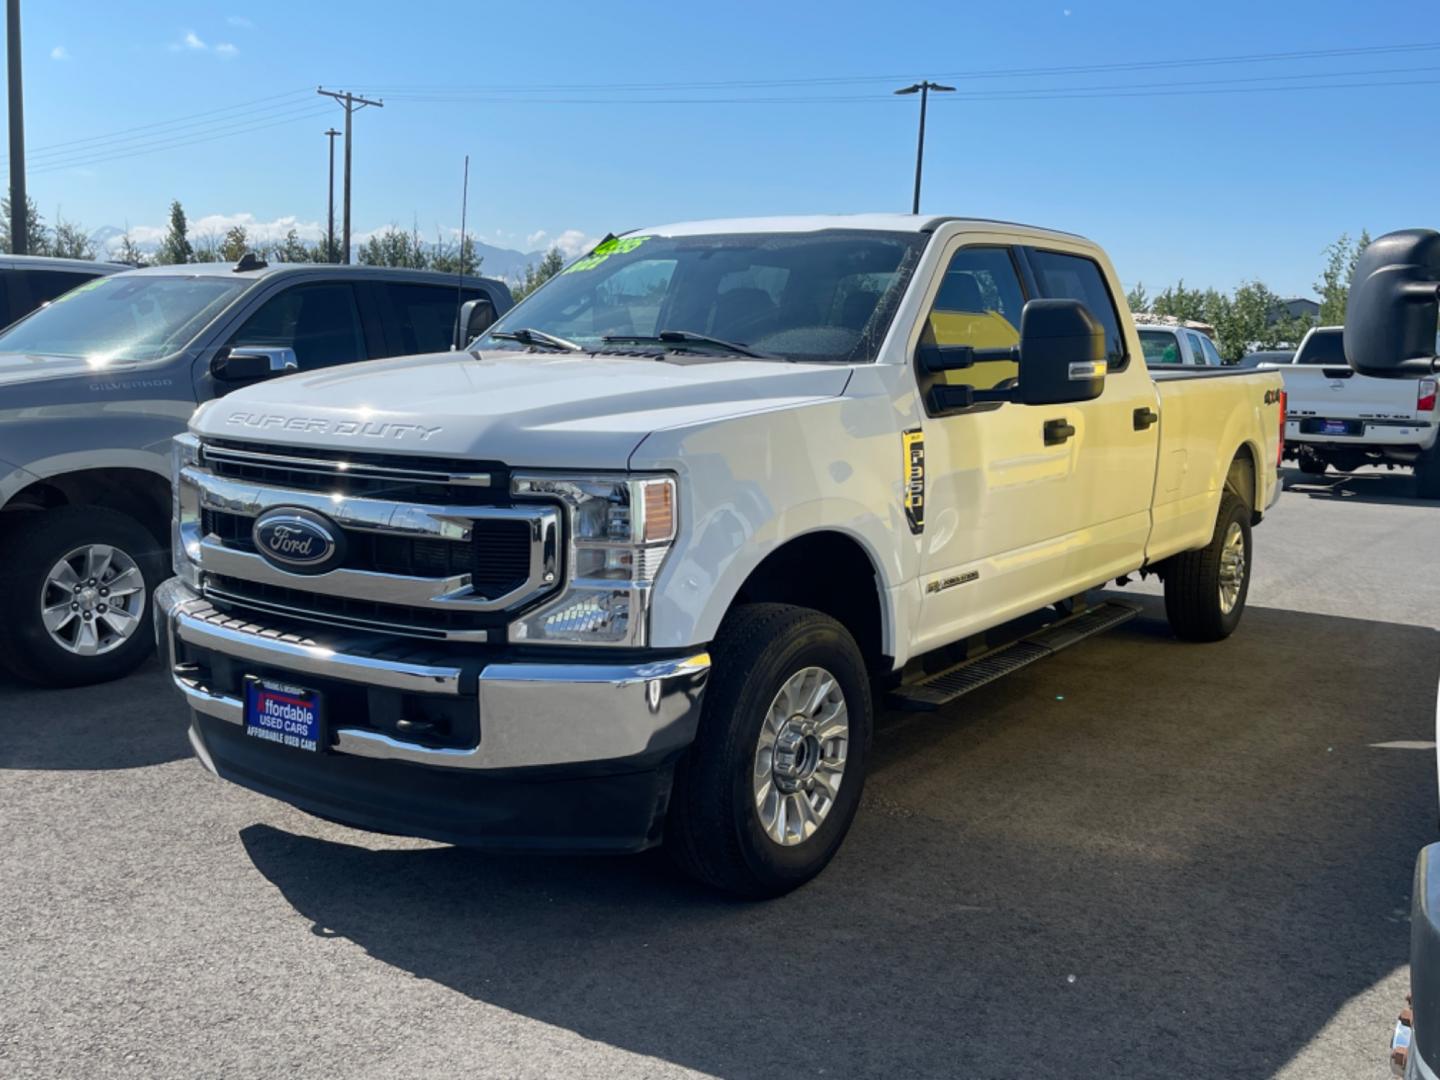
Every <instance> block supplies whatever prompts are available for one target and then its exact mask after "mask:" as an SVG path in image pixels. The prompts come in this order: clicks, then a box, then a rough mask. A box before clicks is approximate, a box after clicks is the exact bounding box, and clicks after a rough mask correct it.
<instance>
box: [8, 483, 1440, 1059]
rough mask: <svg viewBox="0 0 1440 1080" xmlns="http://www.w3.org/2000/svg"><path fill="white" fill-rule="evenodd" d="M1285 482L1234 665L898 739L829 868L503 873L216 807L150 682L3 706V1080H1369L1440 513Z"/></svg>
mask: <svg viewBox="0 0 1440 1080" xmlns="http://www.w3.org/2000/svg"><path fill="white" fill-rule="evenodd" d="M1287 483H1288V484H1290V485H1291V490H1289V491H1288V492H1287V493H1286V494H1285V495H1284V496H1283V498H1282V501H1281V503H1280V504H1279V506H1277V508H1276V509H1275V511H1274V512H1273V513H1272V515H1271V516H1270V518H1269V519H1268V520H1267V521H1266V522H1265V524H1264V525H1263V526H1262V527H1261V528H1260V529H1259V530H1258V531H1257V532H1256V559H1257V567H1256V576H1255V579H1254V582H1253V585H1252V588H1251V593H1250V610H1249V611H1248V613H1247V615H1246V618H1245V622H1244V624H1243V625H1242V627H1241V629H1240V631H1239V632H1238V633H1237V634H1236V635H1235V636H1234V637H1233V638H1231V639H1230V640H1229V641H1226V642H1224V643H1221V644H1218V645H1212V646H1193V645H1189V646H1187V645H1182V644H1180V643H1178V642H1176V641H1174V640H1173V639H1172V638H1171V637H1170V636H1169V634H1168V632H1167V629H1166V627H1165V624H1164V621H1163V618H1162V616H1161V613H1160V610H1159V607H1158V606H1157V604H1156V602H1155V599H1154V596H1153V593H1154V590H1147V589H1144V588H1132V589H1129V590H1127V592H1128V593H1130V594H1139V595H1142V596H1145V594H1147V593H1149V594H1150V595H1149V596H1148V597H1147V599H1146V602H1147V613H1146V616H1145V617H1144V618H1142V619H1138V620H1136V621H1134V622H1131V623H1129V624H1128V625H1126V626H1124V627H1122V628H1120V629H1119V630H1116V631H1114V632H1112V633H1110V634H1108V635H1105V636H1103V637H1100V638H1096V639H1093V640H1091V641H1089V642H1087V643H1085V644H1083V645H1081V646H1079V647H1077V648H1075V649H1073V650H1071V651H1069V652H1067V653H1065V654H1062V655H1060V656H1058V657H1056V658H1054V659H1052V660H1050V661H1047V662H1045V663H1043V664H1041V665H1037V666H1036V667H1033V668H1030V669H1028V670H1027V671H1025V672H1022V673H1021V674H1020V675H1018V676H1015V677H1013V678H1011V679H1010V680H1008V681H1006V682H1003V683H1000V684H996V685H993V686H991V687H988V688H986V689H985V690H982V691H980V692H979V693H977V694H974V695H972V696H971V697H969V698H966V699H964V700H963V701H962V702H961V703H959V704H958V705H957V706H956V707H954V708H952V709H950V710H948V711H946V712H943V713H940V714H934V715H901V714H892V715H889V716H887V717H886V718H885V719H884V721H883V722H882V724H881V725H880V730H879V732H878V734H877V745H876V765H875V770H874V772H873V774H872V776H871V779H870V784H869V787H868V788H867V792H866V805H865V807H864V808H863V809H862V811H861V814H860V817H859V819H858V820H857V822H856V826H855V829H854V831H853V832H852V834H851V836H850V839H849V840H848V842H847V844H846V846H845V847H844V849H843V850H842V851H841V853H840V856H839V857H838V858H837V860H836V861H835V863H834V864H832V866H831V868H830V869H829V870H828V871H827V872H826V873H825V874H824V875H823V876H822V877H821V878H820V879H819V880H818V881H816V882H815V883H813V884H812V885H810V886H809V887H807V888H805V889H802V890H800V891H799V892H797V893H795V894H793V895H791V896H789V897H786V898H784V899H782V900H778V901H774V902H771V903H767V904H761V905H753V904H743V903H737V902H733V901H729V900H725V899H720V898H717V897H715V896H713V895H710V894H707V893H706V892H704V891H702V890H700V889H698V888H696V887H693V886H691V885H689V884H686V883H685V882H683V881H680V880H677V879H676V878H674V877H673V876H671V874H670V873H669V872H668V870H667V869H666V866H665V863H664V860H663V858H661V857H659V856H658V855H654V854H651V855H647V856H642V857H638V858H631V859H551V858H517V857H492V856H483V855H478V854H475V853H470V852H465V851H461V850H455V849H449V848H443V847H438V846H436V845H432V844H428V843H420V842H411V841H406V840H398V839H393V838H384V837H375V836H371V835H368V834H365V833H360V832H355V831H352V830H348V829H345V828H342V827H339V826H335V825H330V824H327V823H325V822H321V821H318V820H315V819H313V818H310V817H307V816H305V815H304V814H301V813H299V812H298V811H294V810H291V809H289V808H288V807H286V806H283V805H281V804H279V803H275V802H271V801H269V800H267V799H264V798H262V797H259V796H256V795H252V794H250V793H248V792H245V791H242V790H240V789H238V788H234V787H231V786H228V785H225V784H222V783H221V782H219V781H217V780H215V779H214V778H212V777H210V776H209V775H207V774H206V773H204V772H203V771H202V770H201V768H200V767H199V766H198V765H197V764H196V763H195V762H194V761H193V760H192V759H191V757H190V754H189V749H188V745H187V743H186V740H185V737H184V716H183V714H182V710H181V708H180V707H179V705H178V703H177V701H176V700H175V699H174V697H173V696H172V695H171V693H170V692H169V691H168V689H167V687H166V685H165V679H164V677H163V675H162V673H161V671H160V670H159V668H158V667H151V668H147V669H146V670H145V671H144V672H143V673H141V674H139V675H136V676H134V677H132V678H130V679H128V680H126V681H124V682H121V683H118V684H113V685H109V686H100V687H92V688H88V689H83V690H76V691H68V692H63V693H45V692H38V691H33V690H29V689H23V688H21V687H19V686H16V685H13V684H10V683H3V682H0V911H3V912H4V917H3V919H0V976H3V977H0V1076H4V1077H7V1078H19V1077H71V1076H75V1077H101V1076H135V1077H199V1076H206V1077H208V1076H215V1077H261V1076H265V1077H270V1076H283V1077H294V1078H298V1077H326V1078H330V1077H337V1076H338V1077H409V1076H461V1075H465V1076H487V1077H488V1076H497V1077H498V1076H504V1077H556V1076H576V1077H578V1076H585V1077H604V1076H616V1077H619V1076H624V1077H634V1076H643V1077H672V1076H693V1075H711V1076H717V1077H726V1078H741V1077H772V1076H831V1077H851V1076H936V1077H939V1076H946V1077H1022V1076H1023V1077H1037V1076H1044V1077H1087V1078H1088V1077H1130V1076H1135V1077H1141V1076H1144V1077H1151V1076H1167V1077H1181V1076H1204V1077H1272V1076H1279V1077H1287V1078H1291V1077H1296V1078H1298V1077H1305V1078H1312V1077H1336V1078H1339V1077H1345V1078H1354V1077H1371V1076H1373V1077H1381V1076H1385V1075H1388V1073H1387V1066H1386V1064H1385V1049H1386V1047H1387V1045H1388V1037H1389V1032H1390V1028H1391V1026H1392V1025H1393V1021H1394V1015H1395V1012H1396V1010H1397V1009H1398V1008H1399V1006H1400V1005H1401V1004H1402V1003H1403V997H1404V993H1405V988H1406V985H1407V981H1406V974H1405V958H1406V953H1407V949H1408V943H1409V929H1408V925H1407V912H1408V896H1409V887H1410V873H1411V868H1412V865H1413V858H1414V855H1415V852H1416V851H1417V850H1418V849H1419V848H1420V847H1421V846H1422V845H1423V844H1425V843H1427V842H1429V841H1430V840H1432V839H1435V838H1436V833H1437V830H1436V816H1437V804H1436V777H1435V772H1436V767H1435V753H1434V749H1433V742H1432V740H1433V739H1434V737H1435V711H1436V684H1437V679H1440V630H1437V628H1440V558H1437V557H1440V505H1430V504H1424V503H1419V502H1415V501H1413V500H1411V499H1409V498H1408V496H1409V493H1410V490H1411V481H1410V479H1409V477H1408V476H1405V475H1401V474H1380V473H1363V474H1357V475H1355V476H1353V477H1350V478H1339V477H1334V476H1332V477H1329V478H1327V479H1326V480H1325V481H1324V482H1322V483H1318V484H1317V483H1309V482H1305V481H1304V480H1303V479H1302V478H1300V477H1299V474H1297V473H1287Z"/></svg>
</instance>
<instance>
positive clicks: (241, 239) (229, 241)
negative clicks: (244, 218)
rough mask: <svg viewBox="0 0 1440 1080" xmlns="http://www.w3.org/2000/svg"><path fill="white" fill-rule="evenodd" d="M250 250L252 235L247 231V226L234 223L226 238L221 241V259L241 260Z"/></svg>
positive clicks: (227, 260)
mask: <svg viewBox="0 0 1440 1080" xmlns="http://www.w3.org/2000/svg"><path fill="white" fill-rule="evenodd" d="M249 250H250V237H249V236H248V235H247V234H246V232H245V226H244V225H232V226H230V230H229V231H228V232H226V234H225V239H224V240H222V241H220V261H221V262H239V261H240V260H241V259H242V258H244V256H245V253H246V252H247V251H249Z"/></svg>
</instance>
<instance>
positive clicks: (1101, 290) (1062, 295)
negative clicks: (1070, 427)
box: [1026, 248, 1129, 372]
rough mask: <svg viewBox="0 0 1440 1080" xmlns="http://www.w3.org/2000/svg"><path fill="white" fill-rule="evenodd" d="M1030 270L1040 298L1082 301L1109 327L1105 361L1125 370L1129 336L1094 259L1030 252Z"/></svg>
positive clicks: (1045, 252) (1106, 327) (1102, 323)
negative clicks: (1124, 329) (1124, 330)
mask: <svg viewBox="0 0 1440 1080" xmlns="http://www.w3.org/2000/svg"><path fill="white" fill-rule="evenodd" d="M1026 254H1027V257H1028V259H1029V262H1030V268H1031V269H1032V270H1033V271H1034V272H1035V281H1036V284H1037V285H1038V286H1039V289H1040V295H1041V296H1043V297H1046V298H1047V299H1054V300H1079V301H1080V302H1081V303H1082V304H1084V305H1085V307H1086V308H1088V309H1089V311H1090V314H1091V315H1093V316H1094V317H1095V319H1096V320H1097V321H1099V323H1100V325H1101V326H1103V327H1104V328H1105V343H1106V345H1105V358H1106V360H1107V362H1108V363H1109V366H1110V370H1111V371H1112V372H1115V371H1124V370H1125V364H1126V361H1127V360H1128V359H1129V357H1127V356H1126V355H1125V336H1124V335H1123V334H1122V333H1121V332H1120V317H1119V316H1118V315H1117V314H1116V313H1115V299H1114V298H1113V297H1112V296H1111V295H1110V287H1109V286H1108V285H1106V284H1105V275H1104V273H1103V272H1102V271H1101V270H1100V265H1099V264H1098V263H1097V262H1095V260H1094V259H1087V258H1085V257H1084V256H1083V255H1067V254H1065V253H1063V252H1059V251H1040V250H1037V249H1034V248H1031V249H1027V252H1026Z"/></svg>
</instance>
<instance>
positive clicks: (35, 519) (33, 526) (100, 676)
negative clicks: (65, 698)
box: [0, 506, 167, 686]
mask: <svg viewBox="0 0 1440 1080" xmlns="http://www.w3.org/2000/svg"><path fill="white" fill-rule="evenodd" d="M91 544H104V545H108V546H110V547H114V548H117V549H119V550H120V551H122V552H124V553H125V554H126V555H128V556H129V558H130V559H131V560H133V562H134V563H135V565H136V566H137V567H138V568H139V570H140V573H141V576H142V577H143V579H144V582H145V595H144V598H143V602H141V601H140V600H139V599H138V598H137V603H139V604H140V606H139V607H137V609H136V612H135V613H136V615H138V616H139V619H140V622H139V625H138V626H136V627H135V629H134V630H133V631H131V632H130V634H129V636H128V638H125V639H124V640H123V641H122V643H120V644H118V645H116V646H115V647H114V648H113V649H111V650H109V651H107V652H102V653H98V654H95V655H90V656H82V655H79V654H77V653H74V652H69V651H67V650H66V649H65V648H63V647H62V646H61V645H60V644H58V643H57V642H56V641H55V640H54V639H53V638H52V637H51V636H50V633H49V631H48V630H46V628H45V625H44V623H43V622H42V621H41V597H42V594H43V590H44V586H45V580H46V576H47V575H48V574H49V572H50V570H51V568H52V567H54V566H55V564H56V563H57V562H59V561H60V560H61V559H62V558H64V557H65V556H66V555H67V554H68V553H69V552H72V551H75V550H76V549H78V548H82V547H85V546H87V545H91ZM166 562H167V559H166V553H165V551H164V549H163V548H162V546H161V545H160V543H159V541H157V540H156V538H155V536H154V535H153V534H152V533H151V532H150V531H149V530H148V529H146V528H145V526H143V525H141V524H140V523H139V522H138V521H136V520H135V519H134V518H131V517H129V516H127V515H125V514H122V513H118V512H116V511H114V510H102V509H99V508H97V507H82V506H66V507H60V508H58V509H55V510H36V511H33V512H32V511H25V512H23V514H17V515H16V521H14V522H12V523H11V527H10V528H8V529H6V531H5V533H4V534H3V536H0V663H3V664H4V666H5V667H6V668H7V669H9V671H10V672H11V673H12V674H14V675H16V676H17V677H19V678H21V679H24V680H26V681H28V682H33V683H38V684H39V685H41V686H85V685H88V684H90V683H99V682H108V681H109V680H111V679H118V678H119V677H120V676H122V675H124V674H126V673H127V672H130V671H132V670H133V669H134V668H135V667H137V666H138V665H139V664H140V663H141V662H143V661H144V660H145V658H146V657H147V656H149V655H150V653H151V652H153V651H154V648H155V634H154V631H153V629H152V625H153V624H152V618H153V616H152V614H151V610H150V609H151V604H150V600H151V598H152V597H154V595H155V588H156V586H157V585H159V584H160V582H162V581H163V580H165V578H166V576H167V574H166Z"/></svg>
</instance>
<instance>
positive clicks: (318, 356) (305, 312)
mask: <svg viewBox="0 0 1440 1080" xmlns="http://www.w3.org/2000/svg"><path fill="white" fill-rule="evenodd" d="M228 344H229V345H230V346H231V347H232V348H234V347H237V346H247V345H248V346H263V347H268V348H273V349H282V348H285V349H294V350H295V359H296V360H297V361H298V362H299V364H300V370H301V371H308V370H313V369H314V368H323V367H333V366H334V365H336V364H348V363H351V362H353V361H355V360H364V359H366V358H367V355H368V354H367V352H366V349H365V335H364V332H363V331H362V330H361V327H360V309H359V308H358V307H357V306H356V304H355V290H354V289H352V288H351V287H350V286H349V285H347V284H338V283H336V284H324V285H320V284H317V285H296V286H295V287H294V288H290V289H286V290H285V291H284V292H282V293H280V294H279V295H278V296H272V297H271V298H270V299H269V300H267V301H265V303H264V304H263V305H262V306H261V308H260V310H259V311H257V312H255V314H254V315H251V316H250V318H249V319H247V320H246V321H245V324H244V325H243V326H242V327H240V329H239V330H238V331H236V332H235V335H234V336H233V337H232V338H231V339H230V341H229V342H228Z"/></svg>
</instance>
